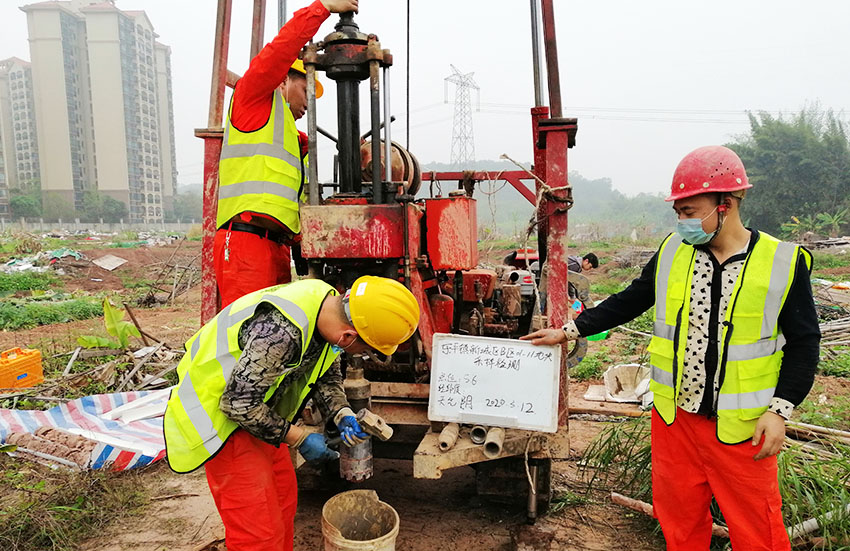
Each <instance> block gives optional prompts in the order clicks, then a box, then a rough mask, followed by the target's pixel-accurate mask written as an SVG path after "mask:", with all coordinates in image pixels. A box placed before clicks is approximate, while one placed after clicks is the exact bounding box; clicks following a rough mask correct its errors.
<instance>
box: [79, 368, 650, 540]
mask: <svg viewBox="0 0 850 551" xmlns="http://www.w3.org/2000/svg"><path fill="white" fill-rule="evenodd" d="M587 384H588V383H578V384H575V385H573V387H572V389H571V392H570V394H571V401H575V402H576V403H577V404H578V403H581V402H582V400H581V396H582V395H583V394H584V392H585V391H586V389H587ZM626 407H628V406H626ZM631 407H632V408H633V407H634V406H631ZM606 425H607V423H605V422H600V421H590V420H585V419H573V420H571V421H570V444H571V456H570V459H569V460H567V461H564V462H561V463H557V464H555V466H554V472H553V484H554V486H555V488H556V494H557V493H558V492H564V491H571V492H573V493H581V492H582V491H583V490H582V488H583V486H582V485H580V484H576V480H577V478H576V477H577V475H576V471H577V462H578V460H579V459H580V457H581V454H582V452H583V450H584V449H585V448H586V447H587V445H588V444H589V443H590V442H591V440H592V439H593V438H594V437H595V436H596V434H598V432H599V431H600V430H602V428H604V427H605V426H606ZM147 479H148V481H149V486H148V491H149V493H150V494H151V495H152V496H155V497H157V496H168V495H180V494H197V495H188V496H180V497H173V498H170V499H165V500H157V501H153V500H152V501H151V502H150V505H148V506H147V507H146V508H145V509H144V510H142V511H140V512H139V514H138V515H136V516H134V517H130V518H129V519H126V520H123V521H121V522H120V523H119V524H117V525H112V526H109V527H107V529H106V531H105V532H104V534H103V535H102V536H100V537H98V538H95V539H93V540H90V541H88V542H86V543H85V544H83V545H82V546H81V547H80V549H82V550H84V551H95V550H97V551H124V550H128V551H129V550H146V551H160V550H166V549H168V550H181V551H190V550H193V549H194V550H198V549H199V548H204V549H207V550H210V551H211V550H221V549H224V546H223V543H221V541H219V540H221V539H222V538H223V527H222V525H221V521H220V519H219V517H218V513H217V512H216V509H215V506H214V504H213V501H212V498H211V497H210V494H209V489H208V488H207V483H206V478H205V476H204V474H203V471H202V470H201V471H198V472H195V473H192V474H188V475H177V474H174V473H172V472H171V471H170V470H169V469H168V467H167V466H166V465H165V464H164V463H160V464H158V465H155V466H153V467H151V468H150V469H149V471H148V475H147ZM357 487H358V488H372V489H375V490H376V491H377V492H378V495H379V496H380V498H381V499H382V500H383V501H385V502H387V503H389V504H390V505H392V506H393V507H394V508H395V509H396V511H398V513H399V516H400V518H401V524H400V530H399V536H398V541H397V548H398V549H406V550H408V551H432V550H434V549H441V548H454V549H480V550H500V551H508V550H509V549H511V548H512V547H511V533H512V532H513V531H515V530H518V529H521V528H522V527H523V526H525V509H524V503H520V502H517V503H516V504H513V505H510V506H506V505H500V504H494V503H491V502H489V501H486V500H482V499H481V498H479V497H478V496H477V495H476V491H475V477H474V472H473V470H472V469H471V468H469V467H461V468H458V469H453V470H449V471H446V472H445V474H444V476H443V478H442V479H440V480H416V479H414V478H413V476H412V463H411V462H409V461H402V460H376V464H375V475H374V477H373V478H372V479H371V480H369V481H367V482H366V483H364V484H362V485H358V486H357ZM334 493H335V492H334V491H331V490H315V489H309V490H308V489H304V488H302V489H301V490H300V491H299V504H298V514H297V516H296V520H295V522H296V527H295V533H296V536H295V549H296V550H315V549H321V548H322V531H321V510H322V506H323V505H324V503H325V502H326V501H327V500H328V499H329V498H330V497H332V496H333V495H334ZM523 501H524V500H523ZM538 526H542V527H546V529H549V530H552V531H553V533H554V538H555V542H557V547H556V548H557V549H563V550H565V551H567V550H575V551H585V550H587V551H602V550H609V549H614V548H616V547H618V546H620V545H622V534H629V543H630V545H629V548H630V549H632V550H635V551H650V550H655V549H661V548H663V542H662V540H661V539H660V536H655V535H653V534H652V532H651V531H650V530H647V529H646V526H647V521H646V519H645V518H643V517H641V516H640V515H638V514H636V513H633V512H631V511H626V510H624V509H622V508H620V507H617V506H614V505H611V504H609V503H607V502H605V501H604V499H602V500H601V501H600V502H591V503H589V504H586V505H581V506H577V507H568V508H565V509H563V510H561V511H560V512H558V513H555V514H552V515H548V516H545V517H543V518H541V519H539V520H538ZM204 544H207V546H206V547H204Z"/></svg>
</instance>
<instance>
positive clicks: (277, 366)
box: [219, 304, 348, 446]
mask: <svg viewBox="0 0 850 551" xmlns="http://www.w3.org/2000/svg"><path fill="white" fill-rule="evenodd" d="M325 344H326V343H325V341H324V340H323V339H322V338H321V336H320V335H319V332H318V331H314V333H313V339H312V340H311V341H310V344H309V345H308V347H307V351H306V353H305V354H304V359H303V361H302V362H301V364H300V365H298V366H297V367H289V365H290V364H293V363H295V362H296V361H298V358H299V357H300V355H301V331H300V330H299V329H298V327H296V326H295V324H293V323H292V322H290V321H289V320H288V319H286V318H285V317H284V316H283V314H281V313H280V311H279V310H278V309H277V308H275V307H274V306H271V305H270V304H261V305H260V306H258V307H257V312H256V313H255V314H254V316H253V317H251V318H250V319H248V320H247V321H246V322H245V323H244V324H242V327H241V328H240V329H239V347H240V348H241V349H242V354H241V355H240V356H239V360H238V361H237V362H236V366H235V367H234V368H233V373H232V375H231V377H230V382H229V383H228V384H227V387H226V388H225V390H224V394H222V396H221V400H220V402H219V407H220V408H221V411H222V412H224V414H225V415H227V417H228V418H230V419H231V420H233V421H235V422H236V423H238V424H239V426H240V427H242V428H243V429H245V430H246V431H248V432H249V433H250V434H251V435H253V436H255V437H257V438H259V439H260V440H262V441H264V442H268V443H269V444H272V445H274V446H277V445H279V444H280V443H281V442H283V439H284V437H285V436H286V433H287V431H289V421H287V420H286V419H283V418H282V417H281V416H280V415H278V414H277V413H276V412H275V411H274V408H275V406H276V405H277V403H278V400H279V398H280V396H281V394H282V392H283V390H284V389H285V388H287V386H288V385H289V384H291V383H292V382H293V381H297V380H299V379H300V376H301V375H303V374H304V373H305V372H306V371H307V369H308V368H310V367H311V366H312V365H314V364H315V362H316V361H317V360H318V359H319V357H318V356H319V354H321V353H322V351H323V350H324V347H325ZM283 373H286V377H285V378H284V379H283V381H282V382H281V384H280V386H279V387H278V389H277V391H276V392H275V395H274V396H272V399H271V400H269V402H268V403H265V402H263V398H264V397H265V394H266V392H267V391H268V390H269V388H271V386H272V384H274V382H275V381H276V380H277V379H278V377H280V376H281V374H283ZM314 391H315V393H314V394H313V398H314V400H315V402H316V405H317V406H318V407H319V411H320V412H321V413H322V416H323V417H324V418H325V419H328V418H330V417H331V416H332V415H333V414H336V412H338V411H339V410H340V409H342V408H343V407H346V406H348V401H347V400H346V398H345V391H344V390H343V388H342V373H341V372H340V365H339V358H337V360H336V361H335V362H334V363H333V365H332V366H331V368H330V369H328V371H327V372H326V373H325V374H324V375H322V377H320V378H319V379H318V380H317V381H316V386H315V388H314Z"/></svg>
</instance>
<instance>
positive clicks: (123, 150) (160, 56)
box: [21, 0, 176, 222]
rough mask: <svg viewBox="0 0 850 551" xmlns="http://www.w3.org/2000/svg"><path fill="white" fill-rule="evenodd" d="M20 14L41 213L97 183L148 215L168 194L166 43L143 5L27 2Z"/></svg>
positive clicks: (133, 216) (60, 209)
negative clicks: (25, 32) (31, 89)
mask: <svg viewBox="0 0 850 551" xmlns="http://www.w3.org/2000/svg"><path fill="white" fill-rule="evenodd" d="M21 9H22V10H23V11H24V12H26V14H27V21H28V24H29V36H30V53H31V55H32V67H33V80H34V85H35V94H34V96H35V105H36V115H37V117H36V118H37V121H38V124H37V126H38V134H39V136H40V137H41V136H43V139H41V140H40V142H39V145H40V153H41V155H40V159H41V190H42V197H43V203H44V209H45V216H46V217H50V216H56V217H61V216H62V215H63V214H65V216H68V214H67V213H66V212H67V211H68V209H69V207H71V206H72V205H73V207H74V208H75V209H76V211H77V212H79V211H80V210H81V209H82V206H83V200H84V196H85V192H86V191H89V190H97V191H99V192H100V193H102V194H105V195H108V196H110V197H112V198H114V199H117V200H119V201H122V202H123V203H125V204H126V205H127V206H128V210H129V219H130V221H132V222H157V221H161V220H162V219H163V217H165V216H166V215H167V210H168V209H170V208H171V201H172V198H173V195H174V179H175V176H176V168H175V167H176V160H175V158H174V117H173V108H172V107H171V105H172V99H171V68H170V50H169V48H168V47H167V46H163V45H160V44H158V43H157V42H156V37H157V35H156V34H155V33H154V30H153V25H152V24H151V21H150V20H149V19H148V17H147V15H146V14H145V12H142V11H122V10H120V9H118V8H117V7H116V6H115V1H114V0H107V1H103V0H68V1H48V2H40V3H37V4H30V5H28V6H24V7H23V8H21Z"/></svg>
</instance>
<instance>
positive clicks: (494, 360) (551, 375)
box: [428, 333, 561, 432]
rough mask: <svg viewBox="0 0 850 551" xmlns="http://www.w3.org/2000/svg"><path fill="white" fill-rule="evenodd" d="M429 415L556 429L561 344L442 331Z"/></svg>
mask: <svg viewBox="0 0 850 551" xmlns="http://www.w3.org/2000/svg"><path fill="white" fill-rule="evenodd" d="M432 352H433V354H432V358H431V395H430V398H429V401H428V419H430V420H431V421H447V422H457V423H464V424H482V425H487V426H494V427H505V428H518V429H526V430H535V431H541V432H556V431H557V430H558V383H559V380H560V366H561V347H560V346H535V345H533V344H531V343H530V342H528V341H519V340H514V339H494V338H490V337H471V336H465V335H450V334H444V333H438V334H436V335H434V345H433V349H432Z"/></svg>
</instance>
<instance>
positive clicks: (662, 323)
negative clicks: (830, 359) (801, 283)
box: [650, 233, 811, 443]
mask: <svg viewBox="0 0 850 551" xmlns="http://www.w3.org/2000/svg"><path fill="white" fill-rule="evenodd" d="M798 251H800V249H799V248H798V247H797V246H796V245H793V244H791V243H784V242H780V241H778V240H777V239H775V238H773V237H771V236H770V235H768V234H765V233H761V234H760V236H759V239H758V241H757V242H756V244H755V245H754V247H753V250H752V251H751V252H750V253H749V254H748V256H747V259H746V260H745V262H744V266H743V267H742V268H741V272H740V273H739V275H738V280H737V281H736V283H735V287H734V288H733V290H732V296H731V298H730V301H729V305H728V307H727V310H726V316H725V322H726V323H725V324H724V327H723V331H722V335H720V338H719V342H721V343H727V342H728V347H727V348H726V349H722V348H721V350H720V351H719V354H718V368H719V369H720V368H721V366H722V369H724V370H725V377H724V379H723V384H722V386H721V388H720V392H719V393H718V395H717V406H716V407H717V415H718V438H719V439H720V440H721V441H723V442H726V443H737V442H741V441H744V440H746V439H748V438H750V437H752V432H753V430H754V428H755V421H756V420H757V419H758V417H759V416H761V414H762V413H764V411H765V410H766V409H767V407H768V406H769V405H770V401H771V399H772V397H773V394H774V392H775V390H776V382H777V380H778V373H779V366H780V365H781V360H782V347H783V346H784V344H785V339H784V337H783V336H782V334H781V333H780V332H779V327H778V319H779V312H780V311H781V309H782V305H783V304H784V302H785V298H786V297H787V294H788V290H789V288H790V286H791V282H792V281H793V278H794V274H795V271H796V259H797V254H798ZM693 256H694V249H693V247H691V246H689V245H685V244H684V243H682V241H681V238H679V236H677V235H675V234H674V235H672V236H670V237H669V238H668V239H667V240H665V242H664V243H662V245H661V248H660V249H659V254H658V256H657V258H658V266H657V269H656V280H655V284H656V318H655V323H654V326H653V327H654V331H653V333H654V335H653V338H652V341H651V342H650V353H651V358H650V364H651V383H650V387H651V389H652V390H653V391H654V392H655V407H656V410H657V411H658V413H659V415H661V417H662V418H663V419H664V421H665V422H666V423H667V424H670V423H672V422H673V421H674V420H675V412H676V399H677V396H678V391H679V388H680V386H681V385H680V382H681V378H682V371H683V370H682V361H681V358H684V357H685V347H686V341H687V332H688V327H689V320H688V316H687V314H688V312H689V310H690V293H691V286H692V279H693V267H692V266H693ZM804 257H805V258H806V261H807V262H809V264H810V259H811V257H810V255H808V252H805V254H804ZM679 295H681V296H679ZM674 310H675V312H674ZM679 310H681V311H682V313H683V316H682V317H683V319H682V320H680V321H679V327H678V328H677V326H676V320H675V319H671V318H674V317H675V316H676V313H677V312H678V311H679ZM730 328H731V329H730ZM677 329H678V335H679V339H678V342H676V343H674V342H673V340H674V338H675V336H676V334H677ZM730 331H731V332H730ZM674 374H675V376H674Z"/></svg>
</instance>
